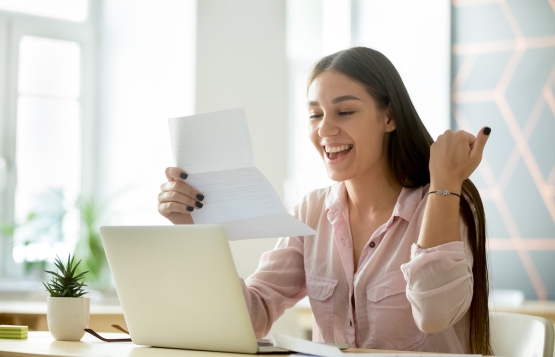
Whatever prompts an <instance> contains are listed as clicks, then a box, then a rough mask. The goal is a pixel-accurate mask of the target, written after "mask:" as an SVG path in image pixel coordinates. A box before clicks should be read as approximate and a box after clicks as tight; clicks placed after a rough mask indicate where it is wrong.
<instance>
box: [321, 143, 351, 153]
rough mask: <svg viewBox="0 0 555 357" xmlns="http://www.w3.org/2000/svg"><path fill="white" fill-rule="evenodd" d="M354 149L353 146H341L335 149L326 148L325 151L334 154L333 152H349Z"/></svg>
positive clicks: (334, 147)
mask: <svg viewBox="0 0 555 357" xmlns="http://www.w3.org/2000/svg"><path fill="white" fill-rule="evenodd" d="M352 147H353V145H341V146H333V147H329V146H326V147H325V150H326V152H329V153H332V152H340V151H345V150H348V149H350V148H352Z"/></svg>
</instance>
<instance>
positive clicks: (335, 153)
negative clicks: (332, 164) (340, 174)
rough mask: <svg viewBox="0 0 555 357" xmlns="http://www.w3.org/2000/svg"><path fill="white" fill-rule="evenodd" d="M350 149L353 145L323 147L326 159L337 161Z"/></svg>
mask: <svg viewBox="0 0 555 357" xmlns="http://www.w3.org/2000/svg"><path fill="white" fill-rule="evenodd" d="M352 148H353V145H342V146H334V147H328V146H324V152H325V153H326V156H327V157H328V159H330V160H337V159H339V158H340V157H343V156H345V155H347V154H348V153H349V151H351V149H352Z"/></svg>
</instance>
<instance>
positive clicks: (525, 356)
mask: <svg viewBox="0 0 555 357" xmlns="http://www.w3.org/2000/svg"><path fill="white" fill-rule="evenodd" d="M489 318H490V320H489V321H490V332H491V348H492V350H493V354H494V356H505V357H553V346H554V343H555V342H554V334H555V333H554V331H553V324H552V323H551V322H550V321H548V320H546V319H544V318H542V317H537V316H531V315H523V314H511V313H508V312H490V314H489Z"/></svg>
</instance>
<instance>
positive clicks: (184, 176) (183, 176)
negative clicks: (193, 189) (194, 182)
mask: <svg viewBox="0 0 555 357" xmlns="http://www.w3.org/2000/svg"><path fill="white" fill-rule="evenodd" d="M179 177H181V178H182V179H183V180H186V179H187V177H189V175H187V174H186V173H185V172H182V173H180V174H179Z"/></svg>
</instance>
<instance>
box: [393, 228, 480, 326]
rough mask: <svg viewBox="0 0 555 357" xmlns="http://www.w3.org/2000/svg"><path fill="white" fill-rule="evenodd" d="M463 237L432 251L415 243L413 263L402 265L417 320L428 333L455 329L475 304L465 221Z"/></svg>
mask: <svg viewBox="0 0 555 357" xmlns="http://www.w3.org/2000/svg"><path fill="white" fill-rule="evenodd" d="M461 238H462V241H459V242H449V243H445V244H442V245H438V246H436V247H433V248H428V249H421V248H419V247H418V246H417V245H416V244H413V245H412V247H411V257H410V261H409V262H408V263H406V264H403V265H401V270H402V271H403V274H404V277H405V280H406V281H407V290H406V294H407V299H408V300H409V301H410V303H411V305H412V314H413V317H414V320H415V322H416V324H417V326H418V327H419V328H420V330H422V331H423V332H425V333H436V332H439V331H443V330H445V329H446V328H448V327H450V326H453V325H454V324H455V323H456V322H457V321H459V320H460V319H461V318H462V317H463V315H464V314H465V313H466V312H467V311H468V308H469V307H470V303H471V302H472V294H473V286H474V280H473V276H472V252H471V251H470V247H469V246H468V238H467V232H466V225H464V223H463V222H462V220H461Z"/></svg>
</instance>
